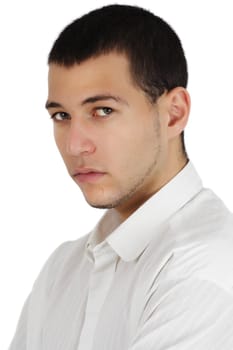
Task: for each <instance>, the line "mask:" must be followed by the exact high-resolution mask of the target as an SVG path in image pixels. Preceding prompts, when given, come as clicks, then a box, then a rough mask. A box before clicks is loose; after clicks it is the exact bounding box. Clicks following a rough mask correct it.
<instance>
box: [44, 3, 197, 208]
mask: <svg viewBox="0 0 233 350" xmlns="http://www.w3.org/2000/svg"><path fill="white" fill-rule="evenodd" d="M48 63H49V96H48V102H47V108H48V110H49V112H50V114H51V115H52V116H53V120H54V133H55V140H56V143H57V146H58V148H59V151H60V153H61V155H62V157H63V159H64V161H65V164H66V166H67V169H68V171H69V173H70V175H71V176H72V178H73V179H74V180H75V181H76V182H77V183H78V185H79V187H80V188H81V190H82V191H83V194H84V196H85V198H86V200H87V201H88V202H89V204H90V205H92V206H95V207H102V208H113V207H114V208H125V210H126V208H128V210H130V209H129V208H131V211H132V208H133V207H135V208H136V207H138V206H139V205H140V204H142V203H143V202H144V201H145V200H146V199H147V198H148V197H149V196H151V195H152V194H153V193H155V192H156V191H157V190H158V189H159V188H161V187H162V186H163V185H164V184H165V183H166V181H167V180H168V179H167V177H169V176H171V174H172V172H173V171H175V169H174V168H176V170H177V169H178V168H179V167H180V166H181V165H182V164H184V163H185V162H186V161H187V154H186V150H185V145H184V127H185V125H186V123H187V118H188V114H189V108H190V100H189V95H188V93H187V90H186V86H187V79H188V74H187V63H186V59H185V55H184V51H183V49H182V46H181V42H180V40H179V38H178V36H177V35H176V33H175V32H174V30H173V29H172V28H171V27H170V26H169V25H168V24H167V23H166V22H164V21H163V20H162V19H161V18H159V17H157V16H155V15H153V14H152V13H150V12H149V11H146V10H144V9H141V8H139V7H133V6H124V5H111V6H105V7H103V8H101V9H97V10H95V11H92V12H90V13H88V14H86V15H84V16H83V17H81V18H79V19H77V20H75V21H74V22H72V23H71V24H70V25H68V26H67V27H66V28H65V29H64V30H63V31H62V32H61V34H60V35H59V37H58V38H57V40H56V41H55V43H54V45H53V47H52V49H51V52H50V54H49V59H48Z"/></svg>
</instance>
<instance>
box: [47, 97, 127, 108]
mask: <svg viewBox="0 0 233 350" xmlns="http://www.w3.org/2000/svg"><path fill="white" fill-rule="evenodd" d="M106 100H114V101H115V102H118V103H121V104H125V105H129V104H128V102H127V101H126V100H125V99H123V98H121V97H119V96H114V95H95V96H91V97H88V98H86V99H85V100H83V101H82V102H81V106H84V105H85V104H88V103H95V102H98V101H106ZM45 108H46V109H49V108H64V107H63V106H62V105H61V104H60V103H58V102H55V101H47V102H46V104H45Z"/></svg>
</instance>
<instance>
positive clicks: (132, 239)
mask: <svg viewBox="0 0 233 350" xmlns="http://www.w3.org/2000/svg"><path fill="white" fill-rule="evenodd" d="M202 188H203V185H202V181H201V178H200V177H199V175H198V173H197V171H196V169H195V167H194V165H193V164H192V162H191V161H189V162H188V163H187V164H186V165H185V167H184V168H183V169H182V170H181V171H180V172H179V173H178V174H177V175H176V176H175V177H173V178H172V179H171V180H170V181H169V182H168V183H167V184H166V185H165V186H164V187H162V188H161V189H160V190H159V191H158V192H156V193H155V194H154V195H153V196H152V197H150V198H149V199H148V200H147V201H146V202H145V203H144V204H143V205H142V206H141V207H139V208H138V209H137V210H136V211H135V212H134V213H133V214H132V215H131V216H130V217H129V218H128V219H127V220H125V221H124V222H123V223H122V224H120V225H119V226H118V227H116V228H115V226H117V222H110V225H109V226H110V228H113V231H111V230H109V232H112V233H111V234H109V235H108V236H107V238H106V239H105V241H104V242H102V243H101V245H104V244H106V242H107V243H108V244H109V245H110V246H111V247H112V249H113V250H114V251H115V252H116V253H117V255H119V256H120V257H121V258H122V259H123V260H124V261H132V260H135V259H136V258H138V256H139V255H140V254H141V253H142V252H143V251H144V249H145V248H146V246H147V245H148V244H149V242H150V241H151V239H152V238H153V237H154V236H155V235H156V231H158V229H159V228H160V227H161V226H163V225H164V224H165V223H166V221H167V220H168V219H169V218H170V217H171V216H172V215H173V214H175V213H176V212H177V211H178V210H179V209H180V208H181V207H183V206H184V205H185V204H186V203H187V202H188V201H189V200H191V199H192V198H193V197H194V196H195V195H196V194H197V193H198V192H200V191H201V189H202ZM107 216H108V212H107V213H106V214H105V215H104V217H103V218H102V220H101V221H100V222H99V223H98V224H97V226H96V227H95V229H94V230H93V231H92V233H91V234H90V236H89V239H88V241H87V243H86V249H87V254H88V255H89V254H90V251H91V250H92V248H93V247H94V246H96V245H97V244H98V235H99V229H100V228H101V222H102V223H103V222H104V219H105V220H108V218H107ZM114 228H115V229H114ZM89 257H90V255H89Z"/></svg>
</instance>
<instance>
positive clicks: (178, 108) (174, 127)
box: [167, 87, 191, 139]
mask: <svg viewBox="0 0 233 350" xmlns="http://www.w3.org/2000/svg"><path fill="white" fill-rule="evenodd" d="M190 106H191V100H190V96H189V93H188V91H187V90H186V89H185V88H183V87H176V88H174V89H173V90H171V91H169V93H168V94H167V112H168V117H169V120H168V125H167V132H168V138H169V139H173V138H174V137H176V136H178V135H179V134H181V132H182V131H183V130H184V128H185V126H186V124H187V122H188V117H189V113H190Z"/></svg>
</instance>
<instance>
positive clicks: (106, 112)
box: [94, 107, 113, 117]
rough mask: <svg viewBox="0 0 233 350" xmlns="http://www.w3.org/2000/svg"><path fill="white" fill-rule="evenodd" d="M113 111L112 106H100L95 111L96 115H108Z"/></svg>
mask: <svg viewBox="0 0 233 350" xmlns="http://www.w3.org/2000/svg"><path fill="white" fill-rule="evenodd" d="M112 112H113V109H112V108H110V107H98V108H96V109H95V111H94V117H107V116H108V115H109V114H111V113H112Z"/></svg>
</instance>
